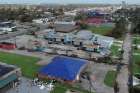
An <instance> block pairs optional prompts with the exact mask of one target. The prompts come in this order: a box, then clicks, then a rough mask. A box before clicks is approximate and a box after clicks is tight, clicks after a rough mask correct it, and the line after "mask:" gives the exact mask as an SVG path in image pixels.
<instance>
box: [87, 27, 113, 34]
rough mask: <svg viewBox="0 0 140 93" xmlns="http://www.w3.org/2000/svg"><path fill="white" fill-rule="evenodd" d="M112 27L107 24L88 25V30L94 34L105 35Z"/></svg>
mask: <svg viewBox="0 0 140 93" xmlns="http://www.w3.org/2000/svg"><path fill="white" fill-rule="evenodd" d="M112 29H113V28H112V27H107V26H99V27H98V26H89V28H88V30H91V31H92V32H93V33H95V34H101V35H106V34H107V33H109V32H110V31H111V30H112Z"/></svg>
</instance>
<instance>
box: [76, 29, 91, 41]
mask: <svg viewBox="0 0 140 93" xmlns="http://www.w3.org/2000/svg"><path fill="white" fill-rule="evenodd" d="M92 35H93V34H92V32H91V31H88V30H81V31H79V32H78V33H77V35H76V37H77V38H80V39H84V40H89V39H91V38H92Z"/></svg>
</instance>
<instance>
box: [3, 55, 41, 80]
mask: <svg viewBox="0 0 140 93" xmlns="http://www.w3.org/2000/svg"><path fill="white" fill-rule="evenodd" d="M39 60H40V59H39V58H35V57H29V56H23V55H17V54H12V53H5V52H0V61H1V62H4V63H7V64H11V65H16V66H18V67H20V68H21V70H22V74H23V76H25V77H29V78H33V77H34V76H35V74H36V72H37V71H38V69H39V66H37V65H36V64H35V63H36V62H38V61H39Z"/></svg>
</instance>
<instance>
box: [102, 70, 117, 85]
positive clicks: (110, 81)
mask: <svg viewBox="0 0 140 93" xmlns="http://www.w3.org/2000/svg"><path fill="white" fill-rule="evenodd" d="M115 79H116V71H108V72H107V74H106V77H105V79H104V83H105V84H106V85H107V86H109V87H113V85H114V82H115Z"/></svg>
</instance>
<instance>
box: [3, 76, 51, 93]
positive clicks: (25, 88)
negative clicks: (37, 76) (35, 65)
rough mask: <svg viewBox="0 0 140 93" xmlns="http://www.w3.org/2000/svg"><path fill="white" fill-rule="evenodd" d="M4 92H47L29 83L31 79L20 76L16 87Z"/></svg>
mask: <svg viewBox="0 0 140 93" xmlns="http://www.w3.org/2000/svg"><path fill="white" fill-rule="evenodd" d="M6 93H49V92H48V90H47V89H42V90H41V89H40V88H39V87H37V86H32V85H31V80H29V79H26V78H21V83H20V85H19V86H18V87H15V88H11V89H9V90H8V91H7V92H6Z"/></svg>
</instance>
